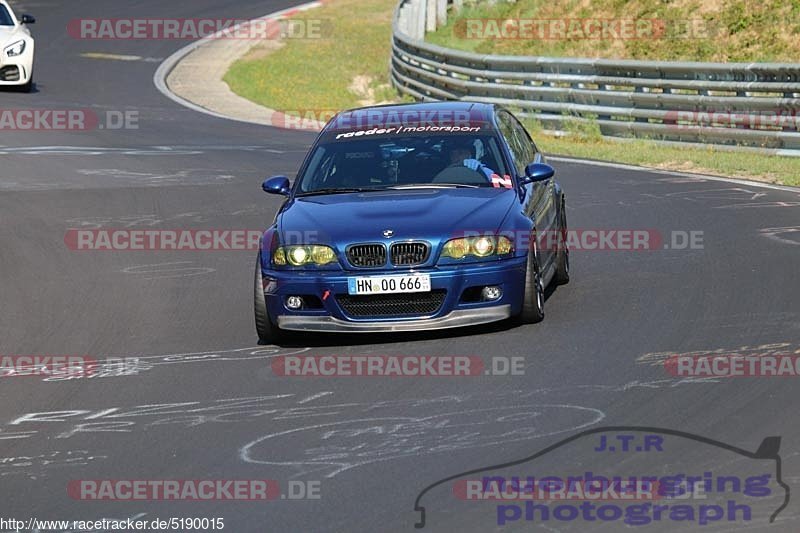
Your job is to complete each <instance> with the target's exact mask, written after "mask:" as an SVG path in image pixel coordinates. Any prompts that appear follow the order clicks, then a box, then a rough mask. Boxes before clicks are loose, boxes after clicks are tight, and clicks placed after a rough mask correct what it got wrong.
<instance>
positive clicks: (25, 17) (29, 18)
mask: <svg viewBox="0 0 800 533" xmlns="http://www.w3.org/2000/svg"><path fill="white" fill-rule="evenodd" d="M19 21H20V22H21V23H22V24H34V23H35V22H36V19H35V18H34V17H33V16H32V15H28V14H27V13H26V14H24V15H22V18H20V19H19Z"/></svg>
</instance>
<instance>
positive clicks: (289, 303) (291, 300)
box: [286, 296, 303, 310]
mask: <svg viewBox="0 0 800 533" xmlns="http://www.w3.org/2000/svg"><path fill="white" fill-rule="evenodd" d="M286 307H288V308H289V309H295V310H297V309H300V308H302V307H303V299H302V298H301V297H299V296H289V297H288V298H286Z"/></svg>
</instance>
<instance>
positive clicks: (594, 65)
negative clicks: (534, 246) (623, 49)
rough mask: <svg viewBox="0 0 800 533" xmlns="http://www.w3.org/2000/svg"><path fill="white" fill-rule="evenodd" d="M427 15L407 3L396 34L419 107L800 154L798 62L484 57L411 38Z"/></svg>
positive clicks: (394, 61)
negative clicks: (496, 108) (492, 112)
mask: <svg viewBox="0 0 800 533" xmlns="http://www.w3.org/2000/svg"><path fill="white" fill-rule="evenodd" d="M425 14H426V4H425V3H424V0H400V2H399V4H398V6H397V9H396V11H395V15H394V21H393V28H392V32H393V37H392V40H393V44H392V58H391V78H392V82H393V84H394V85H395V87H396V88H397V89H398V90H399V91H400V92H401V93H403V94H406V95H410V96H412V97H414V98H416V99H418V100H473V101H481V102H494V103H500V104H503V105H507V106H510V107H513V108H517V109H519V110H521V113H520V114H521V115H522V116H530V117H535V118H536V119H538V120H539V121H541V122H542V124H543V125H545V126H547V127H551V128H553V129H561V128H562V126H563V123H564V121H565V120H576V121H594V122H596V123H597V124H598V126H599V128H600V131H601V133H602V134H603V135H605V136H612V137H646V138H650V139H657V140H662V141H672V142H682V143H685V142H689V143H706V144H714V145H726V146H727V147H729V148H734V149H740V148H739V147H749V149H753V148H757V149H760V150H763V151H768V152H770V153H776V154H780V155H794V156H800V128H798V125H800V64H798V63H699V62H669V61H634V60H610V59H573V58H553V57H536V56H500V55H480V54H474V53H470V52H464V51H460V50H453V49H448V48H444V47H441V46H437V45H434V44H430V43H427V42H425V41H424V39H423V38H419V37H412V36H411V34H414V35H424V28H425ZM440 16H441V15H440ZM409 29H410V30H409Z"/></svg>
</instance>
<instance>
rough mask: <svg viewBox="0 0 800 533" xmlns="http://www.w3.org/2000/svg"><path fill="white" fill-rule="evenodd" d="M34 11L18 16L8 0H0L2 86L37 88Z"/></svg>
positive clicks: (25, 89) (0, 69) (0, 78)
mask: <svg viewBox="0 0 800 533" xmlns="http://www.w3.org/2000/svg"><path fill="white" fill-rule="evenodd" d="M34 22H36V19H35V18H33V17H32V16H30V15H22V17H21V18H17V17H16V15H14V11H12V9H11V6H9V5H8V3H6V0H0V87H3V86H7V85H13V86H17V87H19V88H21V89H22V90H23V91H25V92H29V91H30V90H31V89H32V88H33V37H31V32H30V31H29V30H28V24H33V23H34Z"/></svg>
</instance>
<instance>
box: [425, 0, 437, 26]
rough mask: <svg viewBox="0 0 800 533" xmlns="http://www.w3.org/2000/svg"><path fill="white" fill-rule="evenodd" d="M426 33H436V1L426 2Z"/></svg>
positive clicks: (427, 0)
mask: <svg viewBox="0 0 800 533" xmlns="http://www.w3.org/2000/svg"><path fill="white" fill-rule="evenodd" d="M425 22H426V24H425V31H426V32H431V31H436V0H426V1H425Z"/></svg>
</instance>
